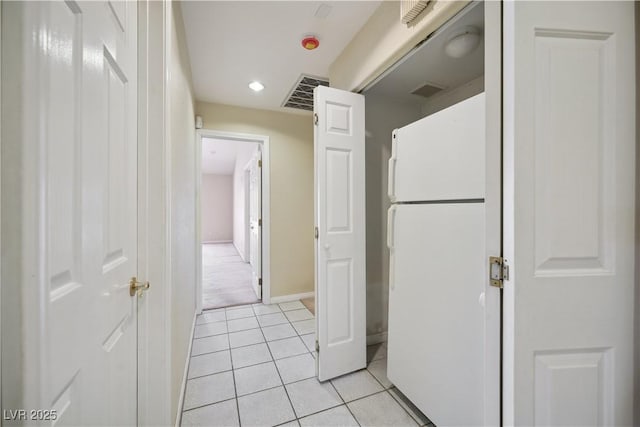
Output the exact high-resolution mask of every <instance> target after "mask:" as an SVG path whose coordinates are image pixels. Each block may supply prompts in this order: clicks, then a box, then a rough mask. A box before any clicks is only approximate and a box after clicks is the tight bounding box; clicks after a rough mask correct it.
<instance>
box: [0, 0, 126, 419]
mask: <svg viewBox="0 0 640 427" xmlns="http://www.w3.org/2000/svg"><path fill="white" fill-rule="evenodd" d="M2 7H3V30H5V29H6V30H8V32H10V33H11V34H12V35H11V37H10V38H9V39H8V40H6V42H7V43H10V44H11V43H15V44H13V45H11V55H15V57H16V58H17V57H21V58H22V61H23V62H22V64H21V61H20V60H18V61H15V62H13V61H12V62H11V66H10V67H9V68H8V69H9V70H10V71H9V75H10V76H11V77H10V78H12V79H15V80H13V81H14V82H15V85H16V86H17V87H18V88H20V87H21V88H24V90H14V91H12V92H11V93H10V98H9V99H10V101H11V102H12V103H13V105H14V112H15V114H16V115H17V116H19V117H22V119H21V120H20V121H17V122H14V123H13V125H12V127H13V131H15V136H16V138H15V140H14V141H15V142H12V143H15V144H19V145H20V146H22V147H23V148H24V151H23V153H24V154H23V155H22V157H20V154H19V152H15V151H14V152H12V156H15V160H16V161H19V162H21V168H24V169H25V170H26V171H28V173H29V177H28V178H24V179H23V178H20V179H23V180H22V181H21V182H22V185H23V186H22V188H21V191H22V197H23V198H24V199H25V200H30V201H31V202H30V204H26V205H23V206H25V209H24V211H21V213H22V215H23V217H22V218H21V219H20V221H21V223H22V224H33V225H34V227H31V226H29V225H27V226H25V229H24V230H23V232H22V234H21V235H20V237H19V238H20V239H21V240H22V241H23V242H24V244H25V245H26V246H27V247H29V248H32V250H31V249H30V250H28V251H25V252H24V253H23V254H22V255H23V256H24V268H25V271H31V272H32V273H31V274H24V275H23V277H25V278H26V279H25V281H24V283H23V288H22V289H21V293H22V298H24V299H27V298H28V296H29V295H31V296H33V299H29V300H28V301H26V302H25V303H24V305H23V307H24V310H25V312H24V313H23V314H22V318H23V319H26V320H25V323H26V324H27V325H30V327H25V328H24V331H23V337H22V342H23V345H26V346H27V347H30V348H31V349H32V350H33V351H30V352H29V355H28V357H25V358H24V359H23V364H22V366H21V369H22V371H23V372H22V373H21V374H20V375H21V377H22V379H23V380H24V384H23V385H22V393H23V402H24V403H25V405H27V406H28V407H29V408H37V409H53V410H55V411H57V421H56V424H58V425H95V424H99V425H135V424H136V416H137V396H136V364H137V357H136V355H137V353H136V339H137V328H136V312H137V307H136V306H137V299H136V298H135V297H131V296H130V295H129V280H130V278H131V277H132V276H135V275H136V268H137V244H136V242H137V208H136V206H137V198H136V194H137V193H136V192H137V176H136V175H137V167H136V162H137V57H136V53H137V5H136V4H135V2H126V3H125V2H121V1H106V2H104V1H103V2H75V1H72V0H70V1H65V2H62V1H59V2H16V3H11V4H3V5H2ZM6 23H10V24H9V25H7V26H5V24H6ZM4 37H5V34H3V39H4ZM3 42H5V40H3ZM14 59H15V58H14ZM3 65H4V63H3ZM20 67H23V68H20ZM4 77H8V76H5V75H3V78H4ZM3 83H4V82H3ZM3 95H4V94H3ZM21 124H22V125H21ZM3 143H4V141H3ZM27 153H30V154H29V155H27ZM3 160H4V159H3ZM14 208H15V209H16V211H15V212H20V211H18V209H20V207H19V206H15V207H14ZM10 209H12V208H10ZM3 219H4V218H3ZM26 230H28V231H26ZM36 343H37V344H36ZM36 348H37V350H36Z"/></svg>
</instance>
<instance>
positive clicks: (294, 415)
mask: <svg viewBox="0 0 640 427" xmlns="http://www.w3.org/2000/svg"><path fill="white" fill-rule="evenodd" d="M278 307H280V306H278ZM251 309H252V310H253V311H254V312H255V310H254V309H253V306H252V307H251ZM260 333H262V337H263V338H264V340H265V343H266V342H267V337H266V336H264V331H263V330H262V328H260ZM303 344H304V343H303ZM267 350H269V354H270V355H271V360H272V361H273V365H274V366H275V368H276V372H277V373H278V378H280V382H281V383H282V388H283V389H284V393H285V394H286V395H287V400H288V401H289V405H291V410H292V411H293V417H294V420H296V421H297V420H298V419H299V418H298V413H297V412H296V408H294V407H293V402H291V397H290V396H289V391H288V390H287V387H286V386H285V384H284V380H283V379H282V375H281V374H280V369H278V365H277V364H276V361H275V359H274V358H273V353H271V348H270V347H269V344H267ZM291 421H293V420H289V421H284V422H285V423H286V422H291ZM281 424H282V423H281ZM298 425H300V421H298Z"/></svg>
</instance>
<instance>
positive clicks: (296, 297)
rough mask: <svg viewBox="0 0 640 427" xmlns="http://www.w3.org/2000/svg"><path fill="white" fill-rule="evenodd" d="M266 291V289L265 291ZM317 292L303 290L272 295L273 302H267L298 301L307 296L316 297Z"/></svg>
mask: <svg viewBox="0 0 640 427" xmlns="http://www.w3.org/2000/svg"><path fill="white" fill-rule="evenodd" d="M263 292H264V291H263ZM315 295H316V293H315V292H303V293H301V294H290V295H281V296H279V297H271V302H270V303H266V302H265V304H280V303H283V302H290V301H297V300H301V299H305V298H311V297H315Z"/></svg>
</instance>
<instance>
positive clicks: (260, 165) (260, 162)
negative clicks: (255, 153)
mask: <svg viewBox="0 0 640 427" xmlns="http://www.w3.org/2000/svg"><path fill="white" fill-rule="evenodd" d="M258 167H259V168H261V167H262V160H258Z"/></svg>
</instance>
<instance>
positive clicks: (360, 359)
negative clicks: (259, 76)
mask: <svg viewBox="0 0 640 427" xmlns="http://www.w3.org/2000/svg"><path fill="white" fill-rule="evenodd" d="M314 113H315V120H316V124H315V139H314V150H315V197H314V199H315V215H316V224H317V230H318V235H317V236H318V237H317V241H316V261H315V265H316V319H317V321H316V327H317V330H316V333H317V337H316V339H317V340H318V345H319V354H318V378H319V379H320V381H324V380H328V379H331V378H334V377H337V376H339V375H343V374H346V373H348V372H352V371H355V370H358V369H361V368H364V367H365V366H366V358H367V357H366V356H367V348H366V345H367V343H366V341H367V339H366V338H367V337H366V282H365V274H366V266H365V250H366V247H365V157H364V155H365V153H364V142H365V135H364V97H363V96H362V95H358V94H354V93H351V92H345V91H342V90H338V89H332V88H328V87H324V86H320V87H317V88H316V89H315V90H314Z"/></svg>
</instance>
